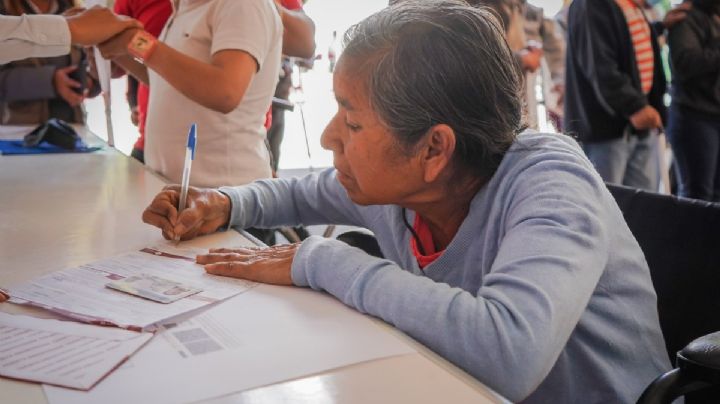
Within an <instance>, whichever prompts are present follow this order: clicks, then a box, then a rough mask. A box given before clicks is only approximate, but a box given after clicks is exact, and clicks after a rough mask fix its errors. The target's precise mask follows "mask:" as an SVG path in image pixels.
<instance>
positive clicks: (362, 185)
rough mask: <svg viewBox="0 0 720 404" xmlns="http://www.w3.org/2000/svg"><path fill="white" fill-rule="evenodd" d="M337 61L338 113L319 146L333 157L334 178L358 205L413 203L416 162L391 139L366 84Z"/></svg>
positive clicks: (417, 185)
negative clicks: (372, 103)
mask: <svg viewBox="0 0 720 404" xmlns="http://www.w3.org/2000/svg"><path fill="white" fill-rule="evenodd" d="M348 64H349V62H348V61H347V60H342V59H341V60H340V61H339V62H338V65H337V69H336V70H335V75H334V77H333V87H334V91H335V98H336V100H337V103H338V111H337V113H336V114H335V116H334V117H333V118H332V120H331V121H330V123H329V124H328V125H327V127H326V128H325V131H324V132H323V134H322V138H321V143H322V146H323V148H325V149H327V150H331V151H332V152H333V165H334V166H335V168H336V170H337V179H338V181H340V183H341V184H342V185H343V187H345V189H346V190H347V192H348V195H349V196H350V199H352V200H353V202H355V203H357V204H361V205H379V204H398V205H402V204H403V203H404V202H408V201H412V200H413V196H415V195H417V193H418V192H420V191H421V190H422V187H423V181H422V178H423V174H422V167H421V166H419V164H418V158H416V157H413V156H408V155H407V154H406V153H403V152H402V151H401V148H400V147H399V146H398V144H397V141H396V140H395V138H394V137H393V136H394V135H393V134H392V133H391V132H390V131H389V130H388V129H387V128H386V127H385V126H384V125H383V124H382V123H381V122H380V120H379V117H378V116H377V114H376V113H375V112H374V111H373V110H372V109H371V108H370V102H369V99H368V97H367V94H366V91H365V85H364V84H365V83H363V82H362V80H363V79H362V78H360V77H359V75H358V74H353V73H354V72H352V71H351V70H352V69H351V68H349V67H347V66H346V65H348Z"/></svg>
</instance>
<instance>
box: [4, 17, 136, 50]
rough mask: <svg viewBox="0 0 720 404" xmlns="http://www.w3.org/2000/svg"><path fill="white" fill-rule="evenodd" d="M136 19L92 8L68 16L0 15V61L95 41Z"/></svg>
mask: <svg viewBox="0 0 720 404" xmlns="http://www.w3.org/2000/svg"><path fill="white" fill-rule="evenodd" d="M139 26H140V23H139V22H137V21H135V20H133V19H130V18H127V17H120V16H117V15H115V14H113V13H112V12H111V11H110V10H108V9H106V8H92V9H89V10H84V11H81V12H80V13H78V14H75V15H72V16H60V15H22V16H5V15H0V64H4V63H8V62H12V61H14V60H19V59H25V58H29V57H52V56H60V55H64V54H66V53H68V52H70V45H71V44H77V45H83V46H89V45H95V44H98V43H100V42H103V41H106V40H108V39H109V38H112V37H113V36H115V35H117V34H118V33H120V32H122V31H124V30H126V29H128V28H133V27H135V28H137V27H139Z"/></svg>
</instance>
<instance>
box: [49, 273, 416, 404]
mask: <svg viewBox="0 0 720 404" xmlns="http://www.w3.org/2000/svg"><path fill="white" fill-rule="evenodd" d="M387 328H388V329H386V327H383V326H381V325H379V324H377V323H376V322H374V321H373V320H371V318H370V317H369V316H365V315H363V314H360V313H359V312H357V311H355V310H353V309H351V308H349V307H347V306H345V305H344V304H342V302H339V301H338V300H337V299H335V298H334V297H332V296H329V295H327V294H324V293H319V292H316V291H313V290H310V289H305V288H296V287H284V286H271V285H260V286H258V287H256V288H254V289H252V290H251V291H249V292H247V293H243V294H241V295H239V296H236V297H233V298H232V299H229V300H227V301H225V302H223V303H221V304H219V305H217V306H213V307H212V308H210V309H209V310H207V311H205V312H204V313H202V314H200V315H197V316H194V317H192V318H191V319H190V320H187V321H183V322H178V323H169V324H164V325H163V327H161V328H160V331H159V332H158V334H157V336H156V337H155V338H154V339H153V340H152V341H150V343H149V344H148V345H147V346H146V347H145V348H143V349H142V351H140V352H138V353H137V355H134V356H133V357H132V358H130V360H129V361H127V362H126V363H125V364H124V365H123V366H122V367H121V368H120V369H118V370H117V371H116V372H113V374H111V375H110V376H109V377H107V378H106V379H105V380H103V381H102V382H100V383H99V384H98V385H97V386H95V388H93V389H92V390H90V391H88V392H84V391H75V390H70V389H64V388H58V387H53V386H44V388H43V389H44V390H45V394H46V397H47V399H48V401H49V403H50V404H96V403H102V404H126V403H153V404H177V403H192V402H197V401H201V400H207V399H210V398H214V397H220V396H225V395H227V394H231V393H235V392H239V391H243V390H248V389H252V388H255V387H260V386H267V385H269V384H273V383H278V382H282V381H284V380H289V379H293V378H297V377H303V376H307V375H311V374H317V373H319V372H324V371H327V370H329V369H334V368H338V367H341V366H347V365H352V364H355V363H360V362H365V361H370V360H375V359H380V358H386V357H390V356H395V355H405V354H411V353H413V352H415V350H414V349H413V348H412V347H411V346H410V345H408V344H407V343H406V342H404V341H403V340H401V339H400V338H398V337H397V336H396V335H394V332H392V331H391V330H389V327H387Z"/></svg>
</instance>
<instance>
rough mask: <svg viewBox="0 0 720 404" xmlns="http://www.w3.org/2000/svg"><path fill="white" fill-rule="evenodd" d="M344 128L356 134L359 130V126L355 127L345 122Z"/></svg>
mask: <svg viewBox="0 0 720 404" xmlns="http://www.w3.org/2000/svg"><path fill="white" fill-rule="evenodd" d="M345 126H347V127H348V129H350V130H351V131H352V132H357V131H359V130H360V125H356V124H354V123H350V122H348V121H345Z"/></svg>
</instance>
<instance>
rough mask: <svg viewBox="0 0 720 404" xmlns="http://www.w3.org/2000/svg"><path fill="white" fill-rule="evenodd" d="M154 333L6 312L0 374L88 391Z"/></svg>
mask: <svg viewBox="0 0 720 404" xmlns="http://www.w3.org/2000/svg"><path fill="white" fill-rule="evenodd" d="M150 338H152V334H150V333H137V332H133V331H128V330H121V329H118V328H107V327H98V326H92V325H87V324H79V323H73V322H68V321H59V320H49V319H39V318H34V317H28V316H21V315H12V314H7V313H2V312H0V375H2V376H5V377H11V378H14V379H21V380H29V381H35V382H42V383H48V384H53V385H57V386H64V387H70V388H73V389H81V390H87V389H90V388H91V387H92V386H93V385H95V384H96V383H97V382H98V381H100V380H101V379H102V378H103V377H105V376H106V375H107V374H109V373H110V372H111V371H112V370H113V369H115V368H116V367H117V366H118V365H119V364H120V363H122V362H123V361H124V360H125V359H127V358H128V357H129V356H130V355H132V354H133V353H134V352H135V351H137V350H138V349H140V347H142V346H143V345H144V344H145V343H146V342H147V341H149V340H150Z"/></svg>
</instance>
